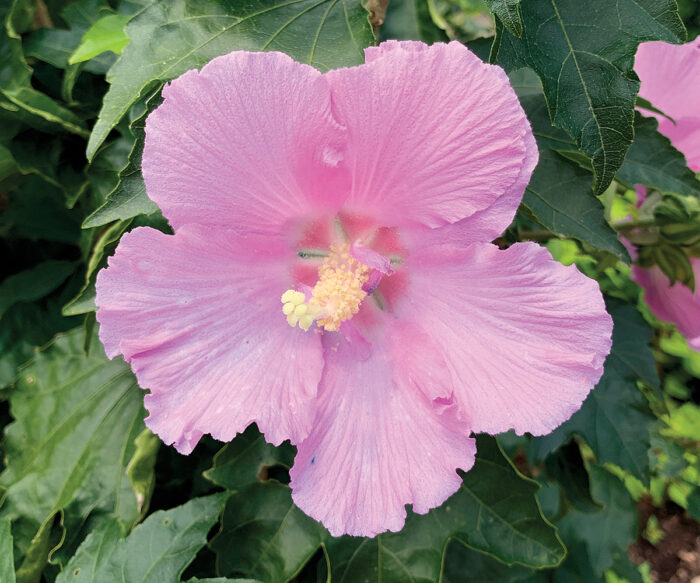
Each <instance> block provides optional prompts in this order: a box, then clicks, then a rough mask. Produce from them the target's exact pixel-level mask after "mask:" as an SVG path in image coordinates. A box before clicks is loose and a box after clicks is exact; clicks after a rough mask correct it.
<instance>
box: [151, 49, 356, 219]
mask: <svg viewBox="0 0 700 583" xmlns="http://www.w3.org/2000/svg"><path fill="white" fill-rule="evenodd" d="M163 96H164V98H165V101H164V103H163V104H162V105H161V106H160V107H158V109H156V110H155V111H154V112H153V113H152V114H151V115H150V116H149V117H148V120H147V122H146V145H145V149H144V154H143V175H144V179H145V181H146V189H147V192H148V195H149V196H150V197H151V198H152V199H153V200H154V201H155V202H156V203H157V204H158V205H159V206H160V207H161V209H162V211H163V213H164V214H165V216H166V217H167V218H168V219H169V221H170V223H171V224H172V225H173V227H174V228H175V230H177V229H178V228H179V227H180V226H181V225H184V224H187V223H198V224H201V225H207V226H212V225H222V226H226V227H235V228H237V229H239V230H247V231H252V232H262V233H264V232H277V231H279V226H280V225H281V224H282V223H284V222H285V221H287V220H289V219H291V218H295V217H298V216H299V215H300V209H301V210H302V211H308V210H310V209H314V210H316V211H319V210H320V207H330V208H331V210H334V209H336V208H337V206H338V205H339V204H340V201H339V200H338V199H337V197H340V196H342V191H343V189H342V188H341V187H339V186H338V183H337V181H342V180H343V178H342V176H344V174H343V173H342V172H341V173H339V172H340V171H339V169H338V168H337V166H338V163H339V161H340V159H341V158H342V154H341V151H342V148H343V143H344V141H343V130H342V128H340V126H338V124H336V123H335V122H334V121H333V118H332V115H331V106H330V91H329V88H328V83H327V81H326V79H325V78H324V77H323V76H322V75H321V73H319V72H318V71H317V70H316V69H313V68H312V67H310V66H308V65H302V64H300V63H297V62H295V61H293V60H292V59H291V58H290V57H288V56H287V55H284V54H282V53H250V52H246V51H238V52H233V53H230V54H228V55H224V56H221V57H217V58H216V59H214V60H212V61H210V62H209V63H208V64H207V65H205V66H204V68H203V69H202V70H201V71H196V70H192V71H188V72H187V73H185V74H184V75H182V76H181V77H178V78H177V79H175V80H174V81H172V82H171V83H170V84H169V85H168V86H166V87H165V88H164V89H163ZM334 195H336V196H335V197H334Z"/></svg>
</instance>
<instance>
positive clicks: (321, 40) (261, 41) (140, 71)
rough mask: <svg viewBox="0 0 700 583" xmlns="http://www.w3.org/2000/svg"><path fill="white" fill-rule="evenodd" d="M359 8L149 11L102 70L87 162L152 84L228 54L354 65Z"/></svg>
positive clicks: (355, 1) (347, 1)
mask: <svg viewBox="0 0 700 583" xmlns="http://www.w3.org/2000/svg"><path fill="white" fill-rule="evenodd" d="M367 16H368V13H367V11H366V10H365V9H364V8H363V6H362V3H361V1H360V0H258V1H256V2H254V3H253V2H239V1H237V0H203V1H201V2H197V3H191V2H186V1H185V0H173V1H172V2H158V3H154V4H152V5H151V6H149V7H148V8H146V9H145V10H144V11H143V12H141V13H140V14H138V15H137V16H135V17H134V18H133V20H132V21H131V22H130V23H129V24H128V26H127V28H126V34H127V36H128V37H129V38H130V39H131V42H130V43H129V44H128V45H127V46H126V48H125V49H124V52H123V53H122V55H121V57H120V59H119V60H118V61H117V63H116V64H115V65H114V66H113V67H112V68H111V69H110V71H109V74H108V76H107V80H108V81H109V83H110V85H111V86H110V89H109V91H108V92H107V95H106V96H105V99H104V105H103V107H102V111H101V112H100V115H99V118H98V120H97V123H96V124H95V127H94V128H93V131H92V135H91V136H90V141H89V143H88V147H87V155H88V158H89V159H92V157H93V156H94V155H95V152H97V148H99V146H100V144H102V142H104V140H105V138H106V137H107V135H108V134H109V132H110V131H111V130H112V128H114V126H115V125H116V124H117V122H118V121H119V120H120V119H121V118H122V117H123V116H124V114H126V112H127V111H128V110H129V108H130V107H131V105H132V104H133V103H134V102H135V101H136V100H137V99H138V97H139V95H141V93H142V91H143V90H144V89H145V88H146V87H147V86H148V85H149V84H151V83H152V82H153V81H154V80H157V81H168V80H170V79H174V78H175V77H178V76H179V75H182V74H183V73H184V72H185V71H188V70H190V69H193V68H199V67H202V66H203V65H204V64H205V63H207V62H208V61H210V60H211V59H213V58H214V57H216V56H219V55H223V54H225V53H228V52H230V51H234V50H241V49H244V50H249V51H254V50H271V51H272V50H280V51H284V52H286V53H287V54H289V55H290V56H291V57H292V58H294V59H295V60H297V61H300V62H303V63H309V64H311V65H313V66H314V67H317V68H319V69H321V70H324V71H325V70H327V69H332V68H335V67H344V66H350V65H357V64H359V63H361V62H363V60H364V55H363V52H362V51H363V49H364V48H365V47H367V46H369V45H371V44H373V43H374V36H373V34H372V29H371V27H370V24H369V20H368V18H367Z"/></svg>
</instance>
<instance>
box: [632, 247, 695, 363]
mask: <svg viewBox="0 0 700 583" xmlns="http://www.w3.org/2000/svg"><path fill="white" fill-rule="evenodd" d="M690 263H691V265H692V266H693V273H694V274H695V281H696V282H700V258H697V257H691V258H690ZM632 274H633V276H634V280H635V281H636V282H637V283H638V284H639V285H640V286H641V287H643V288H644V299H645V301H646V303H647V304H649V308H651V311H652V312H653V313H654V315H655V316H656V317H657V318H659V319H660V320H665V321H666V322H673V323H674V324H675V325H676V327H677V328H678V331H679V332H680V333H681V334H682V335H683V336H685V337H686V338H687V339H688V344H690V346H691V347H692V348H693V349H694V350H698V351H700V293H699V292H698V289H697V288H696V290H695V292H692V291H691V290H690V289H689V288H687V287H686V286H685V285H683V284H682V283H680V282H676V283H675V284H674V285H671V282H670V281H669V279H668V276H666V275H665V274H664V272H663V271H661V269H659V268H658V267H656V266H654V267H652V268H651V269H644V268H642V267H639V266H637V265H635V266H634V267H633V271H632Z"/></svg>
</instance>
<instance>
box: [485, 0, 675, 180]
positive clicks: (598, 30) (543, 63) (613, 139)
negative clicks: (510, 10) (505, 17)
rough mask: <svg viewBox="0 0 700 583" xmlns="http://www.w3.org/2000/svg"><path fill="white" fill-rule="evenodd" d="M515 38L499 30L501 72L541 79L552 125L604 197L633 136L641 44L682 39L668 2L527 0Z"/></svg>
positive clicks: (672, 4)
mask: <svg viewBox="0 0 700 583" xmlns="http://www.w3.org/2000/svg"><path fill="white" fill-rule="evenodd" d="M520 13H521V17H522V24H523V33H522V36H521V37H520V38H518V37H517V36H514V35H513V34H512V33H510V32H508V31H505V30H503V28H502V27H501V28H500V29H499V30H498V33H497V34H498V38H497V40H496V43H495V45H494V51H493V54H494V55H497V59H498V62H499V63H500V64H501V65H503V66H504V67H505V68H506V70H509V71H512V70H515V69H518V68H521V67H530V68H531V69H533V70H534V71H535V72H536V73H537V74H538V75H539V77H540V79H541V81H542V85H543V87H544V94H545V96H546V98H547V105H548V108H549V114H550V117H551V119H552V122H553V123H554V124H555V125H556V126H559V127H561V128H564V129H565V130H566V131H567V132H568V133H569V134H570V135H571V136H573V137H574V138H575V140H576V144H577V145H578V146H579V147H580V148H581V150H582V151H583V152H584V153H585V154H586V155H587V156H588V157H589V158H591V159H592V162H593V171H594V191H595V193H596V194H600V193H602V192H603V191H604V190H605V189H606V188H607V186H608V185H609V184H610V182H611V181H612V180H613V178H614V176H615V173H616V172H617V170H618V169H619V168H620V166H621V165H622V162H623V160H624V158H625V154H626V152H627V149H628V148H629V146H630V144H631V143H632V138H633V137H634V130H633V122H634V105H635V97H636V94H637V91H638V90H639V81H638V79H637V76H636V75H635V73H634V72H633V70H632V68H633V66H634V55H635V52H636V50H637V46H638V45H639V43H641V42H643V41H650V40H663V41H666V42H671V43H679V42H683V41H684V40H685V28H684V27H683V23H682V22H681V20H680V17H679V16H678V12H677V7H676V3H675V1H674V0H619V1H618V2H609V0H591V1H590V2H587V3H586V6H585V10H582V6H581V3H580V2H578V1H577V0H528V1H527V2H523V3H521V4H520Z"/></svg>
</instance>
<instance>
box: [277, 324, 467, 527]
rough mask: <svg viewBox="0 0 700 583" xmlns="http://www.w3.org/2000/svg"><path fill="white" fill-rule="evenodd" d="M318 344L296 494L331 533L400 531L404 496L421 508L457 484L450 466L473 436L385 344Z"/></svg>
mask: <svg viewBox="0 0 700 583" xmlns="http://www.w3.org/2000/svg"><path fill="white" fill-rule="evenodd" d="M399 332H400V331H397V330H392V329H389V330H388V334H389V335H392V334H398V333H399ZM324 346H325V347H326V368H325V369H324V372H323V378H322V380H321V385H320V386H319V402H318V413H317V416H316V420H315V421H314V429H313V430H312V432H311V434H310V435H309V437H308V438H307V439H306V440H304V441H303V442H302V443H301V444H300V445H299V448H298V453H297V456H296V459H295V460H294V467H293V468H292V470H291V477H292V481H291V484H290V485H291V487H292V497H293V499H294V502H295V503H296V504H297V506H299V508H301V509H302V510H303V511H304V512H306V513H307V514H308V515H309V516H311V517H313V518H315V519H317V520H320V521H321V522H322V523H323V524H324V526H326V528H328V530H329V531H330V532H331V534H332V535H334V536H339V535H341V534H351V535H355V536H374V535H376V534H379V533H381V532H384V531H385V530H391V531H398V530H400V529H401V528H402V526H403V524H404V521H405V519H406V509H405V505H406V504H412V505H413V510H414V511H415V512H418V513H420V514H424V513H425V512H427V511H428V510H429V509H431V508H434V507H436V506H438V505H440V504H442V502H443V501H444V500H445V499H447V497H449V496H450V495H451V494H452V493H454V492H455V491H456V490H457V489H458V488H459V485H460V484H461V479H460V477H459V476H458V474H457V473H456V471H455V469H456V468H462V469H463V470H468V469H469V468H471V466H472V465H473V463H474V455H475V444H474V440H473V439H471V438H469V437H468V435H469V428H468V427H467V425H466V423H465V422H464V421H461V420H460V419H458V417H457V415H456V413H457V412H456V407H455V406H454V405H453V404H452V403H451V402H450V401H449V400H446V399H437V400H435V401H431V400H430V399H429V398H427V397H426V395H425V391H424V390H421V389H420V388H419V387H417V386H415V384H413V383H412V382H411V381H410V379H408V378H407V375H404V374H401V371H400V370H399V369H398V367H397V364H396V363H395V362H393V355H392V351H391V349H390V348H389V345H388V344H384V343H375V344H373V345H372V346H371V347H370V348H369V350H367V347H363V346H358V340H357V338H355V337H352V341H348V340H347V339H345V338H343V336H342V335H341V334H333V335H326V336H324ZM416 356H417V355H415V354H414V355H413V357H414V358H415V357H416Z"/></svg>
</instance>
